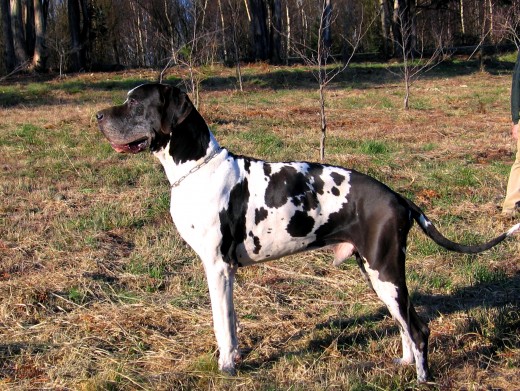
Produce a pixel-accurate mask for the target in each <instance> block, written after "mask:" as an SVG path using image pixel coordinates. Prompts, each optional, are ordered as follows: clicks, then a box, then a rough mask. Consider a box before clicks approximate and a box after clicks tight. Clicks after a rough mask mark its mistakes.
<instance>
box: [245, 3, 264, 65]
mask: <svg viewBox="0 0 520 391" xmlns="http://www.w3.org/2000/svg"><path fill="white" fill-rule="evenodd" d="M249 10H250V14H251V22H250V28H251V51H252V53H251V57H252V58H253V59H255V60H261V61H266V60H268V59H269V36H268V30H267V9H266V6H265V2H264V0H249Z"/></svg>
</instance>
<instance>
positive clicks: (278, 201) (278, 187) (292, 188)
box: [265, 166, 324, 211]
mask: <svg viewBox="0 0 520 391" xmlns="http://www.w3.org/2000/svg"><path fill="white" fill-rule="evenodd" d="M317 174H318V172H317V170H315V169H313V170H312V172H310V173H308V174H304V173H302V172H298V171H297V170H296V168H295V167H293V166H284V167H282V168H281V169H280V171H278V172H277V173H274V174H272V175H271V180H270V181H269V183H268V184H267V189H266V190H265V204H266V206H268V207H269V208H280V207H282V206H284V205H285V204H286V203H287V201H289V200H290V201H291V202H292V203H293V204H294V206H301V207H302V208H303V209H304V210H306V211H308V210H311V209H315V208H316V207H317V206H318V196H317V195H316V193H317V192H320V191H321V192H323V185H324V182H323V181H322V180H321V178H319V175H318V178H319V180H317V179H316V176H317ZM311 178H312V179H313V180H312V181H311ZM316 185H317V186H318V189H316Z"/></svg>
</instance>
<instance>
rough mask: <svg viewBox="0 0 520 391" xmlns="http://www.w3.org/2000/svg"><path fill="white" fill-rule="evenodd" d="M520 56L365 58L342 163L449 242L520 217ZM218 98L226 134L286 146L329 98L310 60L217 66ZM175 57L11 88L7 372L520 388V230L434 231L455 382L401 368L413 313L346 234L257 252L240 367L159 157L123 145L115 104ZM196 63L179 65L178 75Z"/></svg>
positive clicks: (282, 154)
mask: <svg viewBox="0 0 520 391" xmlns="http://www.w3.org/2000/svg"><path fill="white" fill-rule="evenodd" d="M512 61H514V56H506V57H503V58H500V60H494V61H493V62H491V63H489V64H488V66H487V68H486V71H484V72H481V71H479V70H478V68H477V66H476V64H474V63H471V62H458V61H454V62H451V63H447V64H443V65H441V66H439V67H438V68H436V69H435V70H433V71H431V72H430V73H428V74H425V75H424V76H423V77H422V78H421V79H419V80H418V81H417V82H416V83H415V84H414V85H413V87H412V95H411V101H410V103H411V109H410V110H408V111H405V110H403V109H402V99H403V96H404V91H403V87H402V83H401V82H400V80H399V79H398V78H396V76H394V75H393V74H391V73H390V72H388V71H387V70H386V69H385V68H384V67H383V66H382V65H375V64H352V65H351V66H350V68H349V69H348V70H347V71H346V72H345V74H344V75H342V77H341V78H339V79H337V80H335V82H334V83H333V84H332V85H331V86H330V88H329V90H328V95H327V113H328V121H329V134H328V139H327V151H326V162H327V163H330V164H337V165H343V166H347V167H352V168H355V169H357V170H359V171H361V172H365V173H369V174H371V175H373V176H375V177H376V178H378V179H380V180H382V181H383V182H385V183H386V184H388V185H389V186H391V187H392V188H394V189H395V190H397V191H399V192H401V193H402V194H404V195H406V196H408V197H410V198H412V199H413V200H415V202H416V203H418V204H419V205H420V206H421V207H422V208H424V210H425V211H426V212H427V214H428V215H429V217H430V218H431V219H432V220H433V221H434V222H435V223H436V224H437V226H438V227H439V229H440V230H441V231H442V232H443V233H444V234H445V235H446V236H448V237H449V238H451V239H454V240H457V241H461V242H465V243H475V242H479V241H482V240H484V239H488V238H491V237H494V236H495V235H497V234H499V233H501V232H503V231H504V230H505V229H508V228H509V227H510V226H511V225H512V223H513V221H510V220H506V219H504V218H502V217H501V216H500V213H499V208H498V206H499V205H500V203H501V201H502V198H503V196H504V194H505V187H506V183H507V177H508V173H509V168H510V165H511V163H512V161H513V160H514V149H513V143H512V141H511V138H510V136H509V131H510V118H509V116H510V115H509V88H510V82H511V70H512V66H513V63H512ZM202 71H203V72H204V73H205V77H206V79H205V81H204V82H203V84H202V91H201V99H202V102H201V105H200V107H199V110H200V112H201V113H202V114H203V116H204V117H205V118H206V120H207V121H208V123H209V124H210V126H211V127H212V129H213V130H214V133H215V135H216V137H217V138H218V139H219V141H220V142H221V144H222V145H223V146H226V147H228V148H229V149H231V150H232V151H234V152H235V153H237V154H246V155H252V156H254V157H258V158H262V159H268V160H317V159H318V156H319V154H318V146H319V117H318V94H317V87H316V84H315V81H314V79H313V77H312V74H311V73H310V72H309V70H308V69H306V68H302V67H287V68H275V67H270V66H266V65H256V66H248V67H246V68H245V69H244V72H245V91H244V92H242V93H241V92H238V91H236V89H235V82H234V70H233V69H227V68H208V69H204V70H202ZM156 76H157V73H156V72H153V71H147V70H142V71H128V72H121V73H115V74H81V75H75V76H69V77H66V78H64V79H61V80H58V79H54V78H53V79H51V78H49V79H46V80H35V79H31V78H28V77H19V78H16V79H11V80H8V81H4V82H2V83H1V84H0V110H1V111H0V389H2V390H3V389H5V390H266V391H267V390H402V389H416V388H420V389H433V390H519V389H520V369H519V366H520V313H519V311H520V262H519V261H520V242H519V240H518V237H513V238H512V239H511V240H509V241H507V242H505V243H503V244H501V245H500V246H499V247H498V248H495V249H493V250H491V251H488V252H486V253H484V254H481V255H477V256H462V255H459V254H453V253H448V252H446V251H443V250H441V249H439V248H438V247H437V246H436V245H434V244H433V243H432V242H431V241H430V240H428V239H427V238H426V237H425V236H424V235H423V234H422V233H421V232H420V230H419V229H418V228H417V227H416V228H414V229H412V233H411V235H410V242H409V248H408V263H407V279H408V284H409V287H410V290H411V292H412V297H413V300H414V303H415V304H416V307H417V309H418V311H419V313H420V314H421V316H422V317H423V318H424V319H426V320H427V321H428V322H429V325H430V328H431V340H430V341H431V343H430V360H431V369H432V373H433V374H434V376H435V384H432V385H428V386H421V387H417V386H416V383H415V369H414V368H413V367H398V366H396V365H394V364H393V363H392V358H394V357H397V356H399V355H400V337H399V332H398V329H397V326H396V324H395V323H394V322H393V321H392V320H391V319H390V317H389V314H388V312H387V311H386V309H385V308H384V307H383V305H382V303H381V302H380V301H379V300H378V299H377V297H376V296H375V294H373V293H372V292H371V291H370V290H369V288H368V287H367V285H366V284H365V282H364V280H363V279H362V278H361V275H360V273H359V271H358V270H357V266H356V265H355V262H353V261H352V262H346V263H345V264H343V265H342V266H341V267H340V268H334V267H333V266H332V257H331V255H330V254H329V253H327V252H326V251H321V252H320V251H318V252H313V253H305V254H301V255H297V256H292V257H288V258H284V259H282V260H279V261H276V262H270V263H266V264H263V265H259V266H254V267H249V268H244V269H241V270H240V271H239V273H238V279H237V284H236V290H235V304H236V308H237V314H238V316H239V318H240V321H241V326H242V329H243V331H242V332H241V334H240V344H241V348H242V349H243V352H244V359H243V362H242V364H241V365H240V366H239V371H238V376H236V377H233V378H231V377H227V376H224V375H222V374H220V373H219V372H218V370H217V364H216V356H217V352H216V344H215V341H214V336H213V331H212V321H211V314H210V305H209V297H208V294H207V288H206V285H205V278H204V274H203V269H202V264H201V263H200V261H199V260H198V259H197V256H196V255H195V254H194V253H193V252H192V251H191V250H190V249H189V248H188V247H187V245H186V244H185V243H184V242H183V241H182V239H181V238H180V237H179V235H178V234H177V232H176V230H175V228H174V226H173V225H172V223H171V219H170V217H169V211H168V209H169V186H168V182H167V180H166V177H165V175H164V173H163V170H162V166H160V164H159V162H158V161H156V160H155V159H154V157H153V156H151V155H150V154H148V153H143V154H140V155H135V156H127V155H119V154H116V153H115V152H113V151H112V149H111V148H110V146H109V145H108V143H106V142H105V141H104V139H103V137H102V135H101V134H100V132H99V131H98V129H97V125H96V122H95V120H94V114H95V113H96V111H97V110H99V109H101V108H104V107H106V106H108V105H112V104H115V103H121V102H122V101H124V99H125V95H126V91H127V90H128V89H130V88H132V87H134V86H136V85H138V84H140V83H141V82H144V81H152V80H154V79H155V78H156ZM181 77H182V75H171V78H170V82H171V83H174V84H178V83H179V81H180V78H181Z"/></svg>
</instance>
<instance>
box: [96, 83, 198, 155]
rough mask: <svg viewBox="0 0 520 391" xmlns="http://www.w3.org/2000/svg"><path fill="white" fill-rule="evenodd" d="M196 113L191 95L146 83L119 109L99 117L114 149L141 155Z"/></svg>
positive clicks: (168, 87) (107, 111)
mask: <svg viewBox="0 0 520 391" xmlns="http://www.w3.org/2000/svg"><path fill="white" fill-rule="evenodd" d="M192 110H194V107H193V104H192V103H191V101H190V99H189V98H188V96H187V95H186V94H185V93H184V92H182V91H181V90H179V89H178V88H176V87H173V86H169V85H166V84H158V83H156V84H143V85H141V86H139V87H136V88H134V89H133V90H130V91H129V92H128V97H127V99H126V101H125V102H124V103H123V104H122V105H119V106H113V107H110V108H108V109H105V110H101V111H99V112H98V113H97V114H96V118H97V121H98V124H99V128H100V129H101V131H102V132H103V134H104V135H105V137H106V138H107V139H108V141H109V142H110V144H111V145H112V148H114V149H115V150H116V151H117V152H121V153H138V152H142V151H144V150H146V149H147V148H149V147H152V146H153V143H154V142H157V140H159V139H162V140H163V139H165V138H166V137H168V136H169V135H170V133H171V132H172V130H173V129H174V128H175V127H176V126H178V125H179V124H181V123H182V122H183V121H184V120H185V119H186V117H188V115H189V114H190V113H191V112H192Z"/></svg>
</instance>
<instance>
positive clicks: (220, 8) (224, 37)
mask: <svg viewBox="0 0 520 391" xmlns="http://www.w3.org/2000/svg"><path fill="white" fill-rule="evenodd" d="M218 10H219V13H220V26H221V28H222V30H221V33H222V49H223V52H224V62H225V63H227V62H228V53H227V47H226V23H225V21H224V13H223V12H222V2H221V1H220V0H218ZM231 12H236V10H232V11H231ZM236 27H237V26H233V31H234V30H235V29H236ZM233 43H234V42H233Z"/></svg>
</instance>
